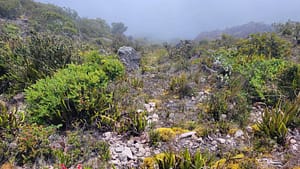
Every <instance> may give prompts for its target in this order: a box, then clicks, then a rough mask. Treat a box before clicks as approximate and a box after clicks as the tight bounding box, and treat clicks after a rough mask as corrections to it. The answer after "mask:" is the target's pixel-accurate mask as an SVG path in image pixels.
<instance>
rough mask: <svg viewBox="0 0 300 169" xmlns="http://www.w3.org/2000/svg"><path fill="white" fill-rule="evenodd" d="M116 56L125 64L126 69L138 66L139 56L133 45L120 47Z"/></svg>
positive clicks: (131, 69) (129, 69) (135, 68)
mask: <svg viewBox="0 0 300 169" xmlns="http://www.w3.org/2000/svg"><path fill="white" fill-rule="evenodd" d="M118 56H119V58H120V60H121V61H122V62H123V64H124V65H125V66H126V70H127V71H134V70H137V69H138V68H139V66H140V59H141V57H140V56H139V54H138V53H137V51H136V50H135V49H134V48H133V47H129V46H123V47H120V48H119V50H118Z"/></svg>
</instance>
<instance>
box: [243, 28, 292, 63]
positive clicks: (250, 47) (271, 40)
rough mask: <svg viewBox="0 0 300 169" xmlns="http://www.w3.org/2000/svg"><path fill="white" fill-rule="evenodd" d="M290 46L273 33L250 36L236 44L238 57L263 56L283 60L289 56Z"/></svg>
mask: <svg viewBox="0 0 300 169" xmlns="http://www.w3.org/2000/svg"><path fill="white" fill-rule="evenodd" d="M290 47H291V44H290V43H289V42H287V41H285V40H283V39H281V38H280V37H279V36H277V35H276V34H275V33H263V34H252V35H250V37H249V38H248V39H245V40H244V39H243V40H241V41H240V42H238V44H237V51H238V53H239V55H247V56H249V57H252V56H255V55H258V56H259V55H263V56H265V57H266V58H277V59H279V58H284V57H288V56H290V54H291V50H290Z"/></svg>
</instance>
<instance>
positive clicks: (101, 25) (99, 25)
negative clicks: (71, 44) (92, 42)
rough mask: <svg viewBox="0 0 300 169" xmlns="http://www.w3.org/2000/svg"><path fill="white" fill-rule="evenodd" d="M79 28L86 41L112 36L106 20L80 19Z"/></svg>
mask: <svg viewBox="0 0 300 169" xmlns="http://www.w3.org/2000/svg"><path fill="white" fill-rule="evenodd" d="M77 25H78V28H79V30H80V33H81V34H82V36H83V38H84V39H89V38H99V37H107V36H109V35H110V27H109V25H108V24H107V23H106V21H105V20H103V19H100V18H97V19H87V18H80V19H79V20H78V23H77Z"/></svg>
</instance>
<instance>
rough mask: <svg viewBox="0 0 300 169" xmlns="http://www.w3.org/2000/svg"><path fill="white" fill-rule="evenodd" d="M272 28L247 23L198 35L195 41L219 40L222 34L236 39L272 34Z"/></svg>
mask: <svg viewBox="0 0 300 169" xmlns="http://www.w3.org/2000/svg"><path fill="white" fill-rule="evenodd" d="M273 31H274V28H273V27H272V26H271V25H268V24H264V23H260V22H249V23H247V24H244V25H239V26H234V27H230V28H226V29H224V30H215V31H209V32H202V33H200V34H199V35H198V36H197V37H196V38H195V40H196V41H201V40H215V39H219V38H220V37H221V35H222V34H228V35H231V36H233V37H236V38H245V37H247V36H248V35H250V34H254V33H262V32H273Z"/></svg>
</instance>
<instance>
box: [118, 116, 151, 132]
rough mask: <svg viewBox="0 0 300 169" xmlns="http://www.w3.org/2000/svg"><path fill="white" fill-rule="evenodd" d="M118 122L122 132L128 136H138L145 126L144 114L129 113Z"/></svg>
mask: <svg viewBox="0 0 300 169" xmlns="http://www.w3.org/2000/svg"><path fill="white" fill-rule="evenodd" d="M120 122H121V126H122V130H123V132H126V133H127V134H129V135H133V136H139V135H141V134H142V132H143V131H144V130H145V128H146V126H147V120H146V112H129V114H128V115H127V116H126V117H123V118H122V119H121V121H120Z"/></svg>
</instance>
